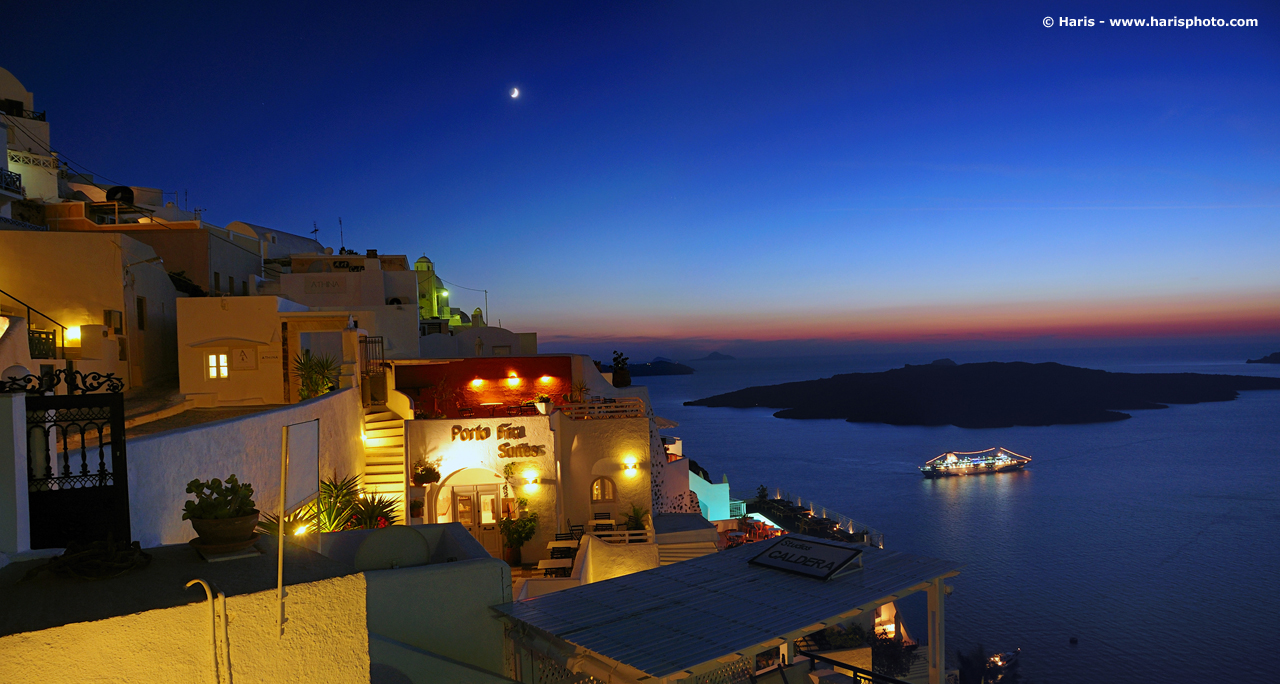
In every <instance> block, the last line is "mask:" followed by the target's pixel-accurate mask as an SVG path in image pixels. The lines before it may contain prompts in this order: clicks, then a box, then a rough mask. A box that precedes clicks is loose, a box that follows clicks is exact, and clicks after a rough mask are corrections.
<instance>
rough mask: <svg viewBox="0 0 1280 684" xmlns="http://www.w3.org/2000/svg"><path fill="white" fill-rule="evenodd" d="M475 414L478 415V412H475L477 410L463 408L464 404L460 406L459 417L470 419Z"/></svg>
mask: <svg viewBox="0 0 1280 684" xmlns="http://www.w3.org/2000/svg"><path fill="white" fill-rule="evenodd" d="M475 414H476V410H475V409H473V408H471V407H470V406H463V405H462V404H458V415H459V416H461V417H463V418H470V417H472V416H474V415H475Z"/></svg>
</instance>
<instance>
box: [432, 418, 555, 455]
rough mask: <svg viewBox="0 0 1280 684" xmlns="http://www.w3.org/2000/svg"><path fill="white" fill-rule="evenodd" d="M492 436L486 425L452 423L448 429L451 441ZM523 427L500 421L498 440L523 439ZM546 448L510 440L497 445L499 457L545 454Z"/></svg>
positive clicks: (478, 439)
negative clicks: (472, 425) (466, 425)
mask: <svg viewBox="0 0 1280 684" xmlns="http://www.w3.org/2000/svg"><path fill="white" fill-rule="evenodd" d="M491 436H493V430H492V429H490V428H489V427H488V426H486V425H477V426H475V427H463V426H461V425H454V426H453V429H452V430H450V435H449V441H451V442H471V441H483V440H486V439H489V437H491ZM524 436H525V429H524V426H523V425H512V424H510V423H502V424H501V425H499V426H498V439H499V440H517V439H524ZM546 454H547V448H546V447H545V446H542V445H540V444H528V443H521V444H512V443H511V442H510V441H504V442H503V443H502V444H499V445H498V457H499V458H536V457H538V456H545V455H546Z"/></svg>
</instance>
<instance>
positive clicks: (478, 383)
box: [471, 378, 484, 387]
mask: <svg viewBox="0 0 1280 684" xmlns="http://www.w3.org/2000/svg"><path fill="white" fill-rule="evenodd" d="M483 384H484V380H481V379H480V378H476V379H475V380H472V381H471V386H472V387H479V386H481V385H483Z"/></svg>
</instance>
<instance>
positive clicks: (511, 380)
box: [507, 371, 520, 387]
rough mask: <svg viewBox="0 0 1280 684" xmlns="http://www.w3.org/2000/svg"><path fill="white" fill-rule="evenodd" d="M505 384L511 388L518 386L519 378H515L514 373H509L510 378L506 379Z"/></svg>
mask: <svg viewBox="0 0 1280 684" xmlns="http://www.w3.org/2000/svg"><path fill="white" fill-rule="evenodd" d="M507 384H508V385H511V386H512V387H515V386H516V385H519V384H520V378H519V377H517V376H516V372H515V371H511V377H509V378H507Z"/></svg>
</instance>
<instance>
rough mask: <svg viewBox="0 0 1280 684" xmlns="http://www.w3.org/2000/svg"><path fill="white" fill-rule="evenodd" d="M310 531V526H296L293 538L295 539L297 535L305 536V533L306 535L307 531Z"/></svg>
mask: <svg viewBox="0 0 1280 684" xmlns="http://www.w3.org/2000/svg"><path fill="white" fill-rule="evenodd" d="M310 529H311V526H310V525H307V524H306V523H303V524H301V525H299V526H298V529H296V530H294V531H293V536H295V537H296V536H298V535H302V534H306V533H307V531H308V530H310Z"/></svg>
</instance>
